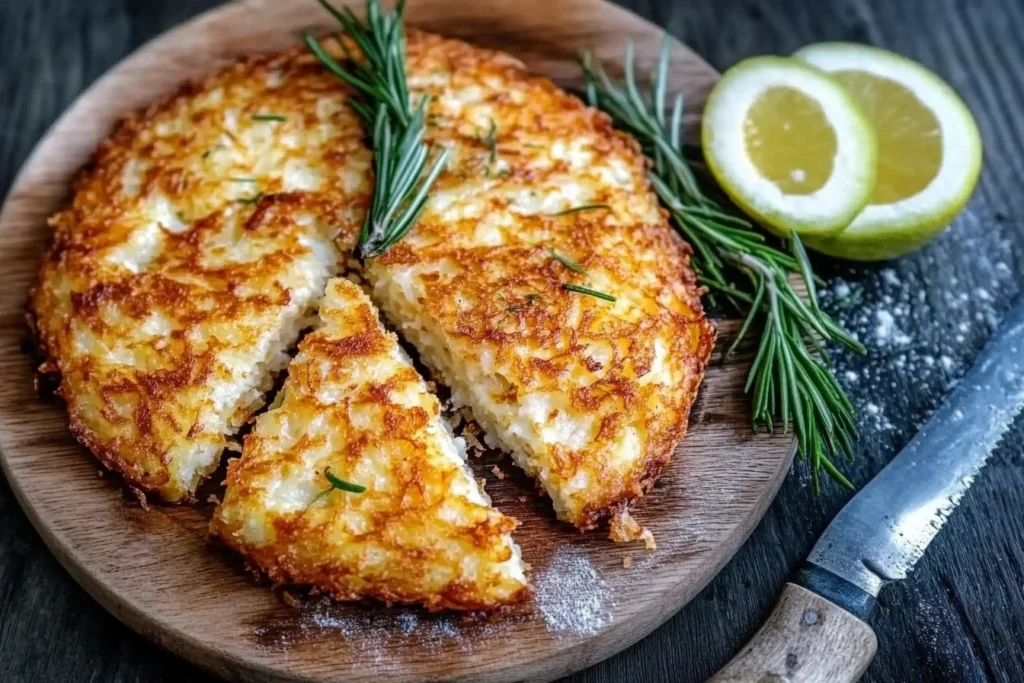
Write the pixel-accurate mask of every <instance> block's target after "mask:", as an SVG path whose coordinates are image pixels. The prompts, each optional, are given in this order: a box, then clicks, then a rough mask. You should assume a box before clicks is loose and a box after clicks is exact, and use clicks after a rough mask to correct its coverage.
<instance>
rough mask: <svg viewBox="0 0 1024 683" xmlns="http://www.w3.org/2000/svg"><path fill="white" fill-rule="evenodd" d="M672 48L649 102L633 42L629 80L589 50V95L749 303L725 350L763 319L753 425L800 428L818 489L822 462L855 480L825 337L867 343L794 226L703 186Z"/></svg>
mask: <svg viewBox="0 0 1024 683" xmlns="http://www.w3.org/2000/svg"><path fill="white" fill-rule="evenodd" d="M669 50H670V44H669V41H668V38H667V37H666V39H665V42H664V43H663V46H662V51H661V57H660V59H659V60H658V64H657V66H656V68H655V70H654V73H653V74H652V76H651V91H650V93H649V98H650V103H648V102H647V101H645V99H644V96H643V95H642V94H641V92H640V89H639V87H638V86H637V79H636V70H635V65H634V55H633V46H632V44H629V45H627V48H626V56H625V81H624V82H617V81H614V80H612V79H611V78H610V77H609V76H608V75H607V73H605V71H604V69H603V68H602V67H601V65H600V64H599V63H597V62H596V61H595V60H594V59H593V57H592V55H590V54H589V53H588V54H584V55H583V60H582V61H583V71H584V75H585V77H586V82H587V98H588V99H589V101H590V104H591V105H593V106H597V107H600V108H601V109H603V110H605V111H606V112H608V113H609V114H610V115H611V116H612V118H613V119H614V120H615V122H616V124H617V125H618V126H619V127H621V128H623V129H624V130H626V131H628V132H629V133H631V134H632V135H633V136H634V137H635V138H637V140H639V141H640V144H641V145H642V147H643V149H644V152H645V153H646V154H647V155H648V156H649V157H650V158H651V159H652V160H653V162H654V164H653V168H652V169H651V171H650V173H649V177H650V180H651V184H652V185H653V187H654V189H655V191H656V192H657V193H658V196H659V197H660V198H661V200H662V202H663V203H664V204H665V206H666V208H668V210H669V213H670V214H671V216H672V220H673V223H674V224H675V226H676V228H677V229H678V230H679V231H680V232H681V233H683V235H684V236H685V237H686V238H687V239H688V240H689V242H690V244H691V245H693V248H694V254H693V259H692V263H693V266H694V269H695V270H696V271H697V274H698V276H699V277H700V280H701V282H702V283H703V284H704V285H705V286H706V287H708V289H709V290H712V294H710V295H709V297H710V296H714V293H717V294H719V295H721V296H722V297H723V298H724V299H725V301H727V302H728V303H729V304H731V305H732V306H733V307H734V308H735V309H736V310H738V311H740V312H745V314H746V319H745V320H744V322H743V326H742V328H741V329H740V332H739V334H738V335H737V336H736V338H735V339H734V340H733V342H732V344H731V345H730V346H729V348H728V350H727V351H726V357H728V356H729V355H731V354H732V353H733V352H734V351H735V349H736V347H737V346H738V345H739V343H740V342H741V341H742V340H743V339H744V338H745V337H746V335H747V334H748V333H749V332H750V330H751V328H752V327H753V325H754V323H755V322H757V323H759V324H760V325H761V329H762V332H761V341H760V343H759V345H758V350H757V354H756V355H755V357H754V361H753V364H752V365H751V368H750V373H749V375H748V376H747V383H746V392H747V393H748V394H750V395H752V408H751V413H752V419H753V422H754V426H755V429H756V427H757V426H758V425H761V426H764V427H766V428H767V429H768V430H769V431H771V430H772V429H774V428H776V427H779V426H781V428H782V430H783V431H784V432H787V431H788V430H789V429H793V431H794V432H795V434H796V439H797V452H798V455H799V457H800V458H801V459H804V460H807V461H809V463H810V468H811V477H812V480H813V482H814V488H815V490H819V489H820V482H819V476H820V471H821V470H824V471H825V472H826V473H827V474H828V475H829V476H831V477H832V479H833V480H835V481H836V482H838V483H839V484H841V485H842V486H845V487H847V488H851V489H852V488H853V486H852V485H851V484H850V482H849V481H848V480H847V479H846V477H844V476H843V474H842V473H841V472H840V471H839V470H838V469H837V468H836V466H835V465H834V464H833V462H832V457H833V456H834V455H837V454H843V455H845V456H847V457H852V456H853V446H852V443H853V441H854V440H855V439H856V436H857V431H856V424H855V411H854V408H853V405H852V404H851V403H850V400H849V398H847V396H846V394H845V393H844V392H843V390H842V387H840V386H839V383H838V382H837V381H836V378H835V376H834V375H833V374H832V372H831V370H830V369H829V366H828V356H827V355H826V353H825V351H824V348H823V346H824V344H825V343H826V342H838V343H840V344H842V345H843V346H845V347H847V348H849V349H852V350H854V351H856V352H858V353H863V352H864V347H863V346H861V345H860V344H859V343H858V342H857V340H856V339H854V338H853V337H851V336H850V335H849V334H847V333H846V332H845V331H843V330H842V329H841V328H840V327H839V326H838V325H837V324H836V323H835V322H833V320H832V319H831V318H830V317H829V316H828V315H827V314H825V313H824V312H823V311H822V310H821V309H820V308H819V306H818V298H817V292H816V289H815V277H814V274H813V272H812V270H811V264H810V261H809V260H808V258H807V253H806V252H805V251H804V248H803V244H802V243H801V242H800V238H799V237H798V236H797V235H796V234H795V233H791V234H790V235H789V237H788V239H787V240H786V242H788V245H789V247H788V251H783V250H781V249H778V248H776V247H774V246H771V245H769V244H768V243H766V241H765V238H764V235H762V234H761V233H760V232H757V231H756V230H755V228H754V227H753V225H752V224H751V223H750V222H749V221H747V220H746V219H745V218H741V217H739V216H735V215H733V214H731V213H728V212H726V211H725V210H724V209H723V208H722V207H721V206H719V205H718V204H717V203H716V202H715V201H714V200H712V199H711V198H710V197H709V196H708V195H707V194H706V193H705V192H704V191H703V190H702V188H701V185H700V183H699V182H698V181H697V178H696V176H695V175H694V173H693V171H692V170H691V169H690V167H689V165H688V164H687V162H686V160H685V159H684V156H683V146H682V141H681V139H680V138H681V129H682V118H683V98H682V95H677V96H676V98H675V101H674V103H673V105H672V107H671V115H670V116H667V117H666V113H667V111H668V108H667V106H666V96H667V90H668V62H669ZM791 274H795V275H797V276H799V278H800V279H801V280H802V281H803V283H804V286H805V287H806V290H807V294H806V296H801V295H800V294H798V293H797V291H796V289H794V287H793V285H792V284H791V282H790V279H789V276H790V275H791Z"/></svg>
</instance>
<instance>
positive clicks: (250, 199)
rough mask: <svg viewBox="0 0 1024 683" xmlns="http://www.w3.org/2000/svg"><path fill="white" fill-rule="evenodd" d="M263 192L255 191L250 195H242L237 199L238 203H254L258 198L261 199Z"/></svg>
mask: <svg viewBox="0 0 1024 683" xmlns="http://www.w3.org/2000/svg"><path fill="white" fill-rule="evenodd" d="M264 194H265V193H263V192H257V193H256V194H254V195H253V196H252V197H242V198H241V199H239V200H238V203H239V204H255V203H257V202H258V201H259V200H261V199H263V197H264Z"/></svg>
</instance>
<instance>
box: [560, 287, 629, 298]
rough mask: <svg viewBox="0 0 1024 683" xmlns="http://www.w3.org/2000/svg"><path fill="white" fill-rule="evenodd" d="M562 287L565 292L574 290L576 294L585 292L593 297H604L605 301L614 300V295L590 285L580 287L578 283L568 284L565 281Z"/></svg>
mask: <svg viewBox="0 0 1024 683" xmlns="http://www.w3.org/2000/svg"><path fill="white" fill-rule="evenodd" d="M562 289H564V290H565V291H567V292H576V293H577V294H587V295H589V296H592V297H595V298H598V299H604V300H605V301H615V300H616V299H615V297H614V296H612V295H611V294H605V293H604V292H599V291H597V290H596V289H591V288H590V287H580V286H579V285H570V284H567V283H566V284H563V285H562Z"/></svg>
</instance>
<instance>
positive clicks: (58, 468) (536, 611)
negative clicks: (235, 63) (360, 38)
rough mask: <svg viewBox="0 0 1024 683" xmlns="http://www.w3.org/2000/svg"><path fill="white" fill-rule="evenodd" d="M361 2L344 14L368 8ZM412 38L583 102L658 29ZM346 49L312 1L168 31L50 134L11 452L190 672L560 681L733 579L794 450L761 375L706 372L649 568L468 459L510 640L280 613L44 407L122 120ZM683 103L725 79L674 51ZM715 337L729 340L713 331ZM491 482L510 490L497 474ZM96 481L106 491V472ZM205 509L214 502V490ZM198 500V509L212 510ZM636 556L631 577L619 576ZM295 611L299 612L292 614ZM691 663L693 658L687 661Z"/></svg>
mask: <svg viewBox="0 0 1024 683" xmlns="http://www.w3.org/2000/svg"><path fill="white" fill-rule="evenodd" d="M358 1H359V0H351V2H353V3H355V2H358ZM410 5H411V6H410V7H409V11H408V22H409V23H410V25H414V26H418V27H420V28H424V29H427V30H430V31H435V32H438V33H445V34H448V35H453V36H458V37H463V38H466V39H468V40H471V41H473V42H475V43H477V44H480V45H484V46H488V47H496V48H500V49H503V50H506V51H508V52H510V53H512V54H514V55H516V56H518V57H519V58H520V59H522V60H523V61H524V62H526V64H527V65H528V66H529V67H530V69H531V70H532V71H534V72H536V73H540V74H544V75H547V76H549V77H551V78H553V79H554V80H555V81H556V82H558V83H559V84H560V85H562V86H563V87H566V88H570V89H574V90H579V88H580V86H581V79H580V71H579V68H578V66H577V63H576V56H577V54H578V52H579V50H580V49H581V48H583V47H594V48H595V49H596V51H597V53H598V55H599V57H601V58H602V59H603V60H604V61H605V62H606V63H608V64H609V65H611V67H612V70H613V71H614V70H615V67H616V65H621V60H622V55H623V51H624V48H625V44H626V41H627V40H628V39H632V40H634V41H635V43H636V45H637V58H638V65H639V67H640V70H641V73H647V72H649V67H650V65H651V64H652V62H653V60H654V58H655V56H656V55H657V52H658V49H659V47H660V43H661V40H662V32H661V30H660V29H658V28H656V27H654V26H652V25H650V24H648V23H646V22H644V21H643V20H641V19H640V18H638V17H636V16H634V15H632V14H630V13H628V12H626V11H625V10H622V9H619V8H617V7H615V6H613V5H609V4H605V3H603V2H600V1H599V0H559V1H558V2H544V1H542V0H491V1H489V2H466V1H465V0H413V2H411V3H410ZM306 27H310V28H314V29H318V30H328V29H331V30H333V28H334V27H333V26H332V25H331V24H330V22H329V20H328V18H327V17H326V15H325V13H324V12H323V11H322V10H321V9H320V8H319V7H318V6H317V5H316V3H314V2H313V1H312V0H248V1H245V2H234V3H231V4H229V5H225V6H224V7H222V8H219V9H217V10H214V11H212V12H210V13H208V14H205V15H203V16H200V17H199V18H197V19H195V20H193V21H191V22H189V23H187V24H185V25H183V26H180V27H178V28H177V29H175V30H173V31H170V32H169V33H167V34H165V35H163V36H161V37H160V38H158V39H156V40H154V41H153V42H151V43H149V44H148V45H146V46H144V47H143V48H141V49H140V50H139V51H138V52H136V53H135V54H133V55H132V56H130V57H129V58H127V59H126V60H124V61H123V62H122V63H121V64H120V65H118V66H117V67H116V68H115V69H113V70H112V71H111V72H110V73H108V74H107V75H106V76H104V77H103V78H102V79H101V80H100V81H98V82H97V83H96V84H95V85H94V86H92V87H91V88H90V89H89V90H88V91H87V92H86V93H85V94H84V95H82V96H81V97H80V98H79V99H78V100H77V101H76V102H75V104H74V105H73V106H72V107H71V109H70V110H69V111H68V112H67V113H66V114H65V115H64V116H63V118H61V119H60V121H58V122H57V124H56V125H55V126H54V127H53V129H52V130H51V131H50V132H49V134H48V135H47V136H46V137H45V139H44V140H43V141H42V142H41V143H40V144H39V145H38V147H37V148H36V150H35V152H34V153H33V155H32V157H31V158H30V159H29V161H28V163H27V164H26V165H25V167H24V169H23V170H22V172H21V174H20V175H19V177H18V178H17V180H16V182H15V184H14V187H13V188H12V190H11V193H10V195H9V196H8V198H7V202H6V205H5V206H4V209H3V212H2V214H0V261H2V262H3V263H4V266H5V269H6V277H5V286H4V287H3V288H2V291H0V364H2V369H3V372H4V376H5V377H6V378H7V380H6V381H5V382H4V383H3V385H2V387H0V450H2V462H3V467H4V471H5V473H6V475H7V477H8V479H9V481H10V484H11V487H12V488H13V490H14V492H15V494H16V496H17V497H18V500H19V501H20V502H21V504H22V506H23V507H24V508H25V511H26V512H27V513H28V515H29V517H30V519H31V520H32V523H33V524H34V525H35V527H36V529H37V530H38V531H39V533H40V535H41V536H42V537H43V539H44V541H45V542H46V543H47V545H49V547H50V548H51V550H52V551H53V552H54V553H55V554H56V556H57V557H58V559H59V560H60V561H61V563H62V564H63V565H64V566H65V567H66V568H67V569H68V571H69V572H70V573H71V574H72V576H74V578H75V579H76V580H77V581H78V582H79V583H81V584H82V585H83V586H84V587H85V588H86V590H88V591H89V592H90V593H91V594H92V595H93V596H94V597H95V598H96V599H97V600H98V601H99V602H100V603H101V604H102V605H103V606H104V607H106V608H107V609H108V610H110V611H111V612H112V613H114V614H115V615H116V616H117V617H118V618H120V619H121V620H123V621H124V622H125V623H127V624H128V625H129V626H131V627H132V628H134V629H136V630H137V631H139V632H140V633H142V634H144V635H146V636H148V637H149V638H151V639H153V640H154V641H156V642H157V643H159V644H161V645H163V646H165V647H167V648H169V649H171V650H173V651H175V652H177V653H179V654H181V655H182V656H184V657H186V658H188V659H190V660H192V661H194V662H196V663H198V664H200V665H202V666H205V667H207V668H209V669H211V670H213V671H216V672H218V673H220V674H222V675H224V676H227V677H229V678H235V679H245V680H258V681H353V680H375V681H382V680H387V681H411V680H424V679H426V680H451V681H483V680H488V681H512V680H529V681H542V680H550V679H553V678H556V677H558V676H562V675H565V674H567V673H570V672H572V671H575V670H578V669H582V668H584V667H586V666H589V665H591V664H594V663H595V662H598V661H600V660H601V659H604V658H606V657H609V656H611V655H612V654H614V653H616V652H618V651H619V650H622V649H623V648H625V647H627V646H628V645H630V644H632V643H634V642H635V641H637V640H639V639H640V638H642V637H644V636H645V635H646V634H647V633H649V632H650V631H652V630H653V629H654V628H655V627H657V626H658V625H659V624H661V623H662V622H664V621H665V620H666V619H667V618H668V617H669V616H671V615H672V614H674V613H675V612H676V611H677V610H678V609H679V608H680V607H682V605H684V604H685V603H686V602H687V601H688V600H690V599H691V598H692V597H693V596H694V595H695V594H696V593H697V592H698V591H699V590H700V589H701V588H702V587H703V586H704V585H705V584H706V583H707V582H708V581H709V580H710V579H711V578H712V577H713V576H714V575H715V573H716V572H718V570H719V569H720V568H721V567H722V566H723V565H724V564H725V562H726V561H727V560H728V559H729V558H730V557H731V556H732V555H733V553H734V552H735V551H736V550H737V549H738V548H739V546H740V544H741V543H742V542H743V540H744V539H745V538H746V536H747V535H748V534H749V532H750V531H751V530H752V529H753V527H754V525H755V524H756V523H757V521H758V520H759V519H760V518H761V515H762V514H763V513H764V510H765V508H766V507H767V506H768V503H769V502H770V501H771V499H772V497H773V496H774V495H775V492H776V491H777V490H778V487H779V484H780V482H781V480H782V478H783V476H784V474H785V472H786V470H787V469H788V466H789V463H790V460H791V457H792V452H793V444H792V441H791V440H790V439H789V438H786V437H781V436H774V437H771V436H767V435H757V436H755V435H753V434H751V431H750V427H749V423H748V413H747V410H748V407H747V401H746V399H745V398H744V396H743V394H742V383H743V379H744V376H745V374H746V368H747V363H748V361H749V359H746V360H744V359H743V358H740V359H739V360H736V361H732V362H730V363H729V364H728V365H724V366H723V365H721V364H720V363H719V362H718V359H717V358H715V359H713V361H712V365H711V367H710V368H709V370H708V373H707V380H706V381H705V383H704V387H703V389H702V390H701V395H700V398H699V400H698V402H697V403H696V405H695V407H694V410H693V414H692V416H691V431H690V434H689V436H687V438H686V439H685V441H684V442H683V444H682V445H681V446H680V448H679V450H678V452H677V454H676V457H675V459H674V461H673V463H672V465H671V467H670V468H668V470H667V471H666V472H665V473H664V475H663V476H662V477H661V479H660V481H659V482H658V485H657V486H656V488H655V489H654V491H653V492H652V493H651V494H650V495H649V496H648V497H647V498H645V499H644V500H643V501H642V504H641V505H640V506H639V507H638V510H637V512H636V517H637V519H638V520H639V521H640V522H641V523H642V524H644V525H646V526H648V527H649V528H650V529H651V530H652V531H653V532H654V536H655V538H656V539H657V543H658V549H657V550H656V551H655V552H651V553H648V552H646V551H645V550H644V548H643V546H642V544H629V545H620V544H613V543H611V542H610V541H608V540H607V538H606V534H605V533H603V532H602V533H591V534H579V533H576V532H575V531H574V530H572V529H571V528H569V527H568V526H566V525H563V524H560V523H558V522H557V521H555V520H554V517H553V515H552V513H551V510H550V506H549V504H548V502H547V501H545V500H542V499H540V498H539V497H538V496H537V495H535V493H534V488H533V486H532V484H530V482H528V481H526V480H525V478H524V477H523V476H522V475H520V474H518V473H517V471H515V470H514V468H513V467H512V465H511V463H510V462H509V461H508V460H507V459H504V458H503V457H502V456H501V455H500V454H488V455H485V456H484V457H483V458H481V459H479V460H474V461H473V463H472V464H473V468H474V470H475V471H476V473H477V475H478V476H480V477H485V478H486V479H487V483H488V485H487V490H488V492H489V493H490V494H491V496H492V498H493V499H494V503H495V505H497V506H498V507H499V508H500V509H501V510H502V511H504V512H506V513H510V514H512V515H514V516H516V517H518V518H519V519H520V520H521V522H522V527H521V528H520V529H519V531H518V533H517V536H516V538H517V540H518V541H519V544H520V546H521V547H522V550H523V556H524V558H525V559H526V560H527V561H528V562H529V563H530V564H531V565H532V567H533V573H532V576H533V580H534V582H535V584H536V586H537V589H538V590H537V597H536V599H535V601H534V602H532V603H531V604H529V605H526V606H525V607H524V608H522V609H521V610H519V611H518V612H515V613H513V614H511V615H508V616H506V617H505V618H504V619H501V620H499V621H495V622H491V623H486V622H475V623H467V622H464V621H463V620H461V619H459V618H457V617H454V616H451V615H428V614H426V613H424V612H423V611H421V610H416V609H404V608H395V609H391V610H387V609H384V608H381V607H379V606H375V605H371V606H358V605H335V604H330V603H328V602H327V601H325V600H316V599H308V600H306V601H304V602H303V604H302V606H300V607H296V606H289V605H288V604H286V602H285V601H284V600H282V596H281V595H280V594H278V593H275V592H274V591H271V590H269V589H268V587H267V586H265V585H260V584H258V583H257V582H256V581H254V580H253V578H252V577H251V576H250V575H249V574H247V573H246V572H245V571H244V569H243V567H242V566H241V563H240V562H239V561H238V560H236V559H235V558H233V557H231V556H229V555H228V554H227V553H225V552H224V551H222V550H220V549H218V548H217V547H216V546H215V545H213V544H211V543H210V542H209V540H208V539H207V534H206V529H207V522H208V520H209V516H210V513H211V511H212V505H211V504H210V503H208V502H201V503H200V504H199V505H198V506H196V507H171V506H153V507H151V509H150V510H149V511H145V510H143V509H142V508H141V507H140V506H139V505H138V504H137V503H136V502H134V501H133V500H132V499H131V497H130V496H126V495H125V492H124V490H123V487H122V486H121V484H120V482H119V480H118V479H117V478H116V477H114V476H112V475H109V474H107V475H106V476H97V475H98V471H99V466H98V463H97V461H96V460H94V459H93V458H92V457H91V456H90V455H89V454H88V453H87V452H86V451H85V449H83V448H81V447H80V446H78V445H77V443H76V442H75V441H74V440H73V439H72V437H71V436H70V434H69V433H68V431H67V429H66V414H65V412H64V409H63V406H62V405H61V404H60V403H59V402H58V401H56V400H54V399H47V400H41V399H39V398H37V397H36V395H35V393H34V391H33V386H32V380H33V361H32V358H31V356H30V354H29V353H28V352H27V351H26V349H27V348H28V344H27V343H26V342H27V338H28V334H27V330H26V327H25V323H24V318H23V315H22V311H23V308H24V305H25V302H26V293H27V290H28V288H29V287H30V286H31V283H32V280H33V279H34V275H35V269H36V263H37V259H38V257H39V254H40V253H41V251H42V249H43V246H44V244H45V242H46V240H47V237H48V233H49V231H48V229H47V228H46V218H47V216H48V215H50V214H52V213H53V212H55V211H56V210H58V208H60V206H61V205H62V204H63V203H64V202H65V201H66V200H67V194H68V189H69V183H70V179H71V177H72V175H73V174H74V172H75V171H76V170H77V169H78V168H79V167H80V166H81V165H82V164H83V163H85V162H86V161H87V159H88V158H89V156H90V154H91V153H92V150H93V149H94V148H95V146H96V145H97V144H98V143H99V142H100V141H101V140H102V139H103V137H105V136H106V135H107V134H108V132H109V131H110V129H111V127H112V125H113V124H114V122H115V121H116V120H117V119H118V118H119V117H121V116H123V115H124V114H126V113H127V112H129V111H131V110H134V109H137V108H139V107H143V106H145V105H147V104H149V103H150V102H152V101H153V100H155V99H157V98H158V97H160V96H162V95H164V94H167V93H169V92H171V91H173V90H175V89H176V88H177V87H178V86H179V85H180V84H181V83H182V82H184V81H186V80H190V79H197V78H199V77H201V76H203V75H205V74H207V73H209V72H211V71H213V70H215V69H217V68H219V67H221V66H223V65H225V64H227V63H228V62H229V61H230V60H231V59H233V58H234V57H236V56H238V55H241V54H246V53H252V52H263V51H272V50H277V49H280V48H284V47H286V46H288V45H291V44H294V43H295V42H296V40H297V31H298V29H300V28H306ZM671 73H672V80H673V87H674V89H676V90H681V91H683V92H685V94H686V95H687V97H688V101H689V108H688V113H689V114H688V122H689V123H690V124H691V126H692V124H693V123H695V122H696V120H697V118H696V114H697V113H698V112H699V111H700V106H701V104H702V103H703V100H704V96H705V94H706V92H707V90H708V88H709V87H710V86H711V84H712V83H713V82H714V80H715V78H716V74H715V72H714V71H713V70H712V69H711V67H709V66H708V65H707V64H706V63H705V62H703V61H702V60H701V59H700V58H699V57H697V56H696V55H694V54H693V53H692V52H690V51H689V50H687V49H686V48H685V47H683V46H682V45H679V44H676V45H675V50H674V53H673V68H672V72H671ZM719 329H720V335H721V336H722V337H728V336H730V333H732V332H735V330H736V325H735V324H734V323H732V322H730V321H721V322H720V323H719ZM495 464H500V465H501V467H502V469H503V470H504V472H505V473H507V474H506V475H505V476H504V478H503V479H499V478H498V477H497V476H496V475H495V474H493V473H492V471H491V468H492V467H493V466H494V465H495ZM100 474H101V475H102V473H100ZM212 490H214V491H215V490H216V489H215V488H213V489H212ZM204 496H205V494H204ZM629 556H632V558H633V566H632V567H630V568H625V567H624V566H623V560H624V559H625V558H626V557H629ZM289 602H292V601H289ZM680 646H681V647H686V646H687V645H686V644H685V643H682V644H680Z"/></svg>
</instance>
